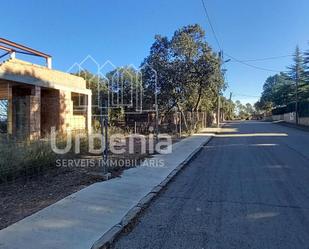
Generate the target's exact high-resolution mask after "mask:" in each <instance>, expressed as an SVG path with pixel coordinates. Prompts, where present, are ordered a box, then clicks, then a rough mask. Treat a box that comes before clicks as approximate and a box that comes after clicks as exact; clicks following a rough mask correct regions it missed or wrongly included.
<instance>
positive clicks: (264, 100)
mask: <svg viewBox="0 0 309 249" xmlns="http://www.w3.org/2000/svg"><path fill="white" fill-rule="evenodd" d="M308 65H309V52H306V53H304V55H303V54H302V52H301V51H300V49H299V47H298V46H297V47H296V49H295V53H294V56H293V64H292V65H291V66H289V67H288V69H289V72H288V73H287V74H286V73H280V74H276V75H274V76H270V77H268V78H267V80H266V81H265V83H264V86H263V92H262V96H261V98H260V100H259V101H258V102H257V103H256V107H257V108H258V109H259V110H264V111H266V112H270V111H271V109H272V108H276V110H274V111H273V113H280V114H281V113H282V112H283V111H286V110H285V109H284V107H282V106H287V108H291V107H289V106H291V105H295V104H293V102H295V101H296V89H298V91H297V99H298V101H299V102H303V103H305V102H307V101H308V100H309V84H308V79H309V77H308V75H309V72H308V70H309V66H308ZM277 107H278V108H277Z"/></svg>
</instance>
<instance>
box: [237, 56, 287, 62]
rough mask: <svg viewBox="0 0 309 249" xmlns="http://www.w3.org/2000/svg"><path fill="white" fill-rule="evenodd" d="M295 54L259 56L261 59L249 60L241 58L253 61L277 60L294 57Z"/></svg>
mask: <svg viewBox="0 0 309 249" xmlns="http://www.w3.org/2000/svg"><path fill="white" fill-rule="evenodd" d="M292 56H293V55H291V54H289V55H281V56H272V57H266V58H259V59H249V60H240V61H242V62H252V61H267V60H276V59H281V58H287V57H292Z"/></svg>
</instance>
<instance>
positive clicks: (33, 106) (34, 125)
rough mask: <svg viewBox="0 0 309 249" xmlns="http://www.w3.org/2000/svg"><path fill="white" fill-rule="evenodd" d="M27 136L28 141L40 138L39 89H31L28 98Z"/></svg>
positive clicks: (37, 87) (36, 87)
mask: <svg viewBox="0 0 309 249" xmlns="http://www.w3.org/2000/svg"><path fill="white" fill-rule="evenodd" d="M29 112H30V113H29V136H30V140H32V139H38V138H40V137H41V87H39V86H35V87H34V88H33V89H31V96H29Z"/></svg>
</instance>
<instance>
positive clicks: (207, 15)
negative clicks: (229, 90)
mask: <svg viewBox="0 0 309 249" xmlns="http://www.w3.org/2000/svg"><path fill="white" fill-rule="evenodd" d="M201 2H202V5H203V9H204V12H205V15H206V17H207V20H208V23H209V25H210V28H211V31H212V33H213V35H214V38H215V41H216V43H217V45H218V47H219V49H220V51H222V47H221V44H220V42H219V39H218V36H217V34H216V31H215V29H214V26H213V25H212V22H211V19H210V15H209V13H208V11H207V8H206V4H205V1H204V0H201ZM225 54H226V55H227V56H228V57H230V58H231V59H232V60H234V61H236V62H238V63H241V64H243V65H246V66H248V67H252V68H255V69H258V70H263V71H268V72H276V73H278V72H281V71H279V70H273V69H268V68H264V67H259V66H255V65H251V64H248V63H247V62H246V61H242V60H238V59H236V58H235V57H233V56H231V55H229V54H227V53H225ZM270 58H272V59H273V58H275V57H269V58H264V59H263V60H265V59H267V60H268V59H270ZM258 60H260V59H255V60H250V61H258Z"/></svg>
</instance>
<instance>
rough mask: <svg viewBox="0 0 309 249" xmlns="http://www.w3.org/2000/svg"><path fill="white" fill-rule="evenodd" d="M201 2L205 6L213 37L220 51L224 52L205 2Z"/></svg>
mask: <svg viewBox="0 0 309 249" xmlns="http://www.w3.org/2000/svg"><path fill="white" fill-rule="evenodd" d="M201 1H202V4H203V8H204V12H205V15H206V17H207V20H208V23H209V25H210V28H211V31H212V33H213V35H214V37H215V40H216V43H217V45H218V47H219V49H220V50H222V48H221V45H220V42H219V39H218V37H217V35H216V32H215V29H214V27H213V25H212V22H211V19H210V16H209V14H208V11H207V8H206V5H205V2H204V0H201Z"/></svg>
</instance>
